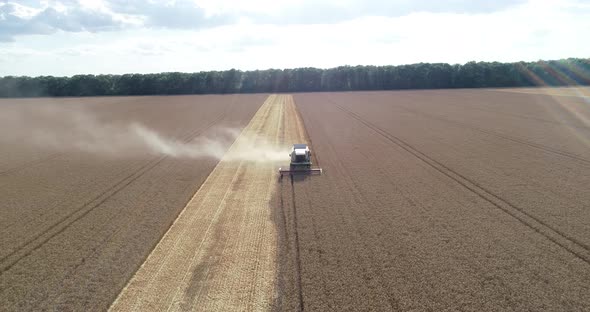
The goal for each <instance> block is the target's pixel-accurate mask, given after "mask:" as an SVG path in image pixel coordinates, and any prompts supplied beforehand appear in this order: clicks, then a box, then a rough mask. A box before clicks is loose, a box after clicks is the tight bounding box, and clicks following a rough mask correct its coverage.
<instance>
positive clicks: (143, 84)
mask: <svg viewBox="0 0 590 312" xmlns="http://www.w3.org/2000/svg"><path fill="white" fill-rule="evenodd" d="M568 85H590V59H579V58H569V59H562V60H554V61H536V62H516V63H499V62H469V63H466V64H455V65H450V64H444V63H419V64H411V65H399V66H341V67H336V68H330V69H319V68H296V69H268V70H255V71H240V70H236V69H231V70H227V71H208V72H198V73H180V72H170V73H157V74H125V75H75V76H72V77H53V76H39V77H26V76H5V77H2V78H0V97H35V96H97V95H158V94H205V93H219V94H224V93H269V92H315V91H355V90H400V89H444V88H488V87H531V86H568Z"/></svg>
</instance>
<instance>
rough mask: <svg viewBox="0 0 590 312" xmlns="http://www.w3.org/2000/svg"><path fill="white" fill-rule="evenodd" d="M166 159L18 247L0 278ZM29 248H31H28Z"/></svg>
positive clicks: (0, 271)
mask: <svg viewBox="0 0 590 312" xmlns="http://www.w3.org/2000/svg"><path fill="white" fill-rule="evenodd" d="M223 117H224V115H223V114H222V115H220V116H219V117H218V118H216V119H215V120H214V121H212V122H211V123H209V124H208V125H207V126H206V127H205V128H204V129H203V130H197V131H193V132H191V133H190V134H189V135H188V136H185V137H184V138H183V139H182V141H183V142H185V143H186V142H189V141H190V140H192V139H194V138H195V137H197V136H198V135H199V134H201V133H202V132H204V131H206V130H207V129H209V128H210V127H212V126H213V125H215V124H217V123H218V122H219V121H220V120H221V119H223ZM166 158H168V156H162V157H159V158H158V159H156V160H154V161H151V162H148V163H147V164H145V165H143V166H141V167H140V168H138V169H136V170H134V172H133V173H131V174H129V175H127V176H126V177H125V178H123V179H121V180H120V181H119V182H117V183H115V184H114V185H113V186H111V187H110V188H108V189H107V190H105V191H103V192H102V193H100V194H99V195H97V196H96V197H94V198H93V199H92V200H90V201H89V202H87V203H86V204H84V205H83V206H81V207H79V208H77V209H75V210H74V211H73V212H72V213H71V214H69V215H67V216H65V217H63V218H62V219H60V220H59V221H58V222H57V223H55V224H54V225H52V226H50V227H49V228H47V229H46V230H45V231H43V232H41V233H39V234H38V235H36V236H35V237H33V238H32V239H29V240H27V241H26V242H25V243H23V244H22V245H21V246H19V247H17V248H16V249H15V250H14V251H13V252H11V253H9V254H7V255H6V256H4V257H2V258H0V264H1V265H2V266H1V267H0V276H1V275H2V274H3V273H4V272H6V271H7V270H10V268H12V267H13V266H14V265H15V264H17V263H18V262H19V261H20V260H22V259H23V258H25V257H27V256H29V255H30V254H31V253H32V252H34V251H35V250H36V249H38V248H40V247H41V246H43V245H44V244H45V243H47V242H48V241H49V240H51V239H52V238H53V237H55V236H57V235H59V234H60V233H62V232H63V231H65V230H66V229H67V228H68V227H69V226H71V225H72V224H73V223H75V222H76V221H78V220H80V219H81V218H83V217H85V216H86V215H88V214H89V213H90V212H91V211H92V210H94V209H96V208H97V207H99V206H100V205H101V204H103V203H104V202H106V201H107V200H109V199H110V198H111V197H113V196H114V195H116V194H118V193H119V192H121V191H122V190H123V189H124V188H125V187H127V186H128V185H130V184H131V183H133V182H134V181H136V180H137V179H139V178H141V177H142V176H143V175H144V174H146V173H147V172H148V171H150V170H151V169H153V168H154V167H156V166H157V165H158V164H160V163H161V162H162V161H164V160H165V159H166ZM46 234H47V235H48V236H47V237H45V238H43V236H45V235H46ZM27 247H29V248H27ZM10 258H14V259H13V260H10Z"/></svg>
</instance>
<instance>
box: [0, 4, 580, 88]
mask: <svg viewBox="0 0 590 312" xmlns="http://www.w3.org/2000/svg"><path fill="white" fill-rule="evenodd" d="M588 36H590V0H489V1H488V0H480V1H476V0H448V1H443V0H420V1H415V0H385V1H376V0H253V1H240V0H176V1H167V0H162V1H150V0H144V1H139V0H127V1H125V0H60V1H38V0H24V1H13V0H7V1H5V0H0V76H5V75H33V76H36V75H54V76H62V75H73V74H80V73H92V74H99V73H113V74H120V73H150V72H166V71H182V72H195V71H202V70H225V69H230V68H237V69H243V70H249V69H266V68H293V67H310V66H311V67H320V68H327V67H334V66H339V65H357V64H362V65H385V64H393V65H397V64H408V63H417V62H447V63H465V62H467V61H471V60H475V61H519V60H525V61H531V60H538V59H559V58H566V57H590V40H588Z"/></svg>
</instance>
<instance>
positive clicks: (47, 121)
mask: <svg viewBox="0 0 590 312" xmlns="http://www.w3.org/2000/svg"><path fill="white" fill-rule="evenodd" d="M240 132H241V130H240V129H236V128H228V127H219V126H213V127H212V128H210V129H208V130H207V134H206V135H202V136H198V137H196V138H194V139H193V140H190V141H183V140H180V139H178V138H174V137H171V136H166V135H164V134H162V133H159V132H158V131H157V130H155V129H153V128H150V127H149V126H147V125H144V124H142V123H140V122H137V121H135V122H133V121H131V122H121V121H119V122H109V121H105V120H101V119H99V118H98V117H97V116H96V115H95V114H94V113H92V112H90V111H88V110H85V109H83V108H80V107H75V108H73V107H67V108H64V107H60V106H58V105H39V106H28V105H25V106H21V107H18V106H10V107H3V108H2V111H1V114H0V145H3V146H4V148H6V147H8V145H19V146H28V147H33V148H38V149H45V150H50V151H56V152H72V151H77V152H86V153H92V154H94V155H98V156H104V157H119V158H123V157H138V156H144V155H146V154H151V155H163V156H164V155H165V156H170V157H175V158H205V157H210V158H215V159H222V158H223V159H225V160H230V161H239V160H246V161H256V162H267V161H279V160H285V159H286V158H287V157H288V156H287V154H288V149H287V148H280V147H277V146H276V145H274V144H271V143H270V142H267V141H265V140H264V139H262V138H260V137H257V136H248V135H244V134H242V135H241V136H240ZM238 137H240V139H239V140H238V142H236V144H234V146H233V147H232V148H231V150H230V152H229V153H226V152H227V151H228V148H229V147H230V146H232V144H233V143H234V141H235V140H236V138H238Z"/></svg>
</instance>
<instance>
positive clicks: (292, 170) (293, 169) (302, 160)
mask: <svg viewBox="0 0 590 312" xmlns="http://www.w3.org/2000/svg"><path fill="white" fill-rule="evenodd" d="M289 157H291V164H290V165H289V169H286V168H279V173H280V175H281V178H282V177H283V175H285V174H289V175H291V174H321V173H322V168H312V167H311V165H312V163H311V151H310V150H309V146H307V144H293V148H292V149H291V153H289Z"/></svg>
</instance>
